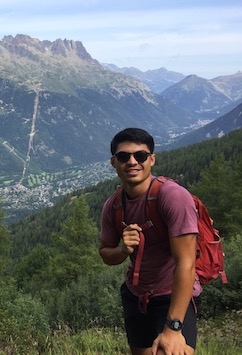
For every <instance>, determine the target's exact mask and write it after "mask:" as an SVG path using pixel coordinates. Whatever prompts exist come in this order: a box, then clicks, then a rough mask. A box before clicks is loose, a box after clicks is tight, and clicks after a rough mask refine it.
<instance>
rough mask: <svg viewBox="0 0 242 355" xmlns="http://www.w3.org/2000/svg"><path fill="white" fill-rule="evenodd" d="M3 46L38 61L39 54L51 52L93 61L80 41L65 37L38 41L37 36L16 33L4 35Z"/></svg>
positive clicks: (13, 52)
mask: <svg viewBox="0 0 242 355" xmlns="http://www.w3.org/2000/svg"><path fill="white" fill-rule="evenodd" d="M1 45H2V46H3V47H4V48H5V49H6V50H7V51H9V52H10V53H11V54H15V55H18V56H20V57H25V58H28V59H30V60H33V61H37V62H38V61H40V56H41V54H47V53H51V54H52V55H55V56H62V57H64V58H67V57H73V56H77V57H78V58H79V59H82V60H84V61H87V62H93V61H94V62H95V63H97V61H95V60H94V59H92V57H91V55H90V54H89V53H88V52H87V51H86V49H85V48H84V46H83V44H82V42H80V41H73V40H67V39H64V40H62V39H60V38H59V39H56V40H55V41H54V42H51V41H48V40H44V41H40V40H39V39H37V38H31V37H30V36H27V35H23V34H17V35H16V36H15V37H13V36H12V35H8V36H4V37H3V39H2V41H0V46H1Z"/></svg>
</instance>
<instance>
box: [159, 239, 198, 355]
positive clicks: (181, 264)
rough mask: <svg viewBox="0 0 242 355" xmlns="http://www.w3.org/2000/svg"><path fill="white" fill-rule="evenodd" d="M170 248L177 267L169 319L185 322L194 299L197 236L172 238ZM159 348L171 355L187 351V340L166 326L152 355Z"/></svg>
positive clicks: (178, 332) (179, 332)
mask: <svg viewBox="0 0 242 355" xmlns="http://www.w3.org/2000/svg"><path fill="white" fill-rule="evenodd" d="M170 246H171V252H172V255H173V258H174V260H175V264H176V266H175V272H174V279H173V284H172V294H171V303H170V307H169V310H168V314H167V318H168V319H171V320H173V319H177V320H179V321H180V322H183V321H184V318H185V314H186V311H187V308H188V305H189V303H190V301H191V298H192V291H193V284H194V280H195V260H196V234H186V235H182V236H178V237H171V238H170ZM158 348H162V349H164V351H165V353H166V351H167V352H169V351H170V352H169V353H171V354H173V353H178V352H179V351H185V349H186V342H185V338H184V337H183V335H182V333H181V331H174V330H172V329H170V328H169V326H168V325H165V328H164V330H163V332H162V333H161V334H160V335H159V336H158V337H157V338H156V340H155V342H154V344H153V347H152V353H153V354H156V351H157V349H158ZM176 351H178V352H176Z"/></svg>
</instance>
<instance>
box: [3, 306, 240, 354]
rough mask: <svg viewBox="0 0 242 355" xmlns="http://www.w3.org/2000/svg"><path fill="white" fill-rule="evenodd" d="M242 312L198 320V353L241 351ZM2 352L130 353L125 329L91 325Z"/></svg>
mask: <svg viewBox="0 0 242 355" xmlns="http://www.w3.org/2000/svg"><path fill="white" fill-rule="evenodd" d="M241 329H242V312H237V313H236V312H230V313H227V314H226V315H224V316H223V317H221V318H217V319H209V320H199V321H198V343H197V350H196V355H228V354H229V355H241V354H242V333H241ZM1 348H2V349H3V350H2V351H1V350H0V355H40V354H42V355H128V354H130V353H129V348H128V345H127V341H126V336H125V334H124V331H123V330H122V329H120V328H90V329H86V330H83V331H82V332H80V333H78V334H72V333H71V332H70V331H69V329H60V330H58V331H56V332H55V333H54V334H53V335H52V336H50V337H48V338H47V339H46V343H45V346H44V349H43V350H42V351H41V350H39V351H37V349H35V346H33V347H32V351H29V350H28V351H27V352H23V351H20V350H19V349H18V348H17V347H16V344H15V346H14V344H12V343H9V344H5V346H4V347H3V344H0V349H1Z"/></svg>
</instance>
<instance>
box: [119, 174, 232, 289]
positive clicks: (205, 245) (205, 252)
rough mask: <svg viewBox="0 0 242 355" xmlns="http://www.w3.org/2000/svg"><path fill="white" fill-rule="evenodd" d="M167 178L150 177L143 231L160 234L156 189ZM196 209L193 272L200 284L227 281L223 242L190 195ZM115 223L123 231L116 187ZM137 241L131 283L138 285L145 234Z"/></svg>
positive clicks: (121, 206) (121, 205) (121, 198)
mask: <svg viewBox="0 0 242 355" xmlns="http://www.w3.org/2000/svg"><path fill="white" fill-rule="evenodd" d="M167 180H171V179H169V178H166V177H163V176H159V177H156V178H154V179H153V180H152V182H151V184H150V187H149V190H148V193H147V199H146V210H147V215H148V221H147V222H146V223H145V224H144V225H143V226H141V227H142V230H145V229H147V228H150V227H154V228H155V229H156V230H157V231H159V232H160V233H161V231H162V225H163V228H164V224H163V223H162V221H161V217H160V213H159V209H158V205H157V204H158V198H157V196H158V191H159V189H160V185H161V184H162V185H163V184H164V183H165V182H166V181H167ZM192 197H193V200H194V202H195V205H196V209H197V212H198V230H199V234H198V237H197V258H196V264H195V267H196V274H197V277H198V278H199V281H200V283H201V285H206V284H209V283H210V282H211V281H212V280H215V279H217V278H218V277H219V276H221V279H222V282H223V283H227V282H228V281H227V277H226V273H225V271H224V253H223V249H222V242H221V238H220V235H219V232H218V230H217V229H215V228H214V226H213V220H212V219H211V218H210V216H209V212H208V210H207V208H206V206H205V205H204V204H203V202H202V201H201V200H200V199H199V198H198V197H197V196H195V195H192ZM114 209H115V224H116V228H117V229H118V230H119V232H120V233H122V229H123V228H124V227H123V225H124V209H125V205H124V190H123V187H122V186H121V187H119V188H118V189H117V191H116V193H115V204H114ZM140 237H141V238H140V244H139V246H138V250H137V257H136V261H135V266H134V275H133V284H134V285H137V284H138V278H139V269H140V265H141V260H142V255H143V250H144V235H143V233H142V234H141V235H140Z"/></svg>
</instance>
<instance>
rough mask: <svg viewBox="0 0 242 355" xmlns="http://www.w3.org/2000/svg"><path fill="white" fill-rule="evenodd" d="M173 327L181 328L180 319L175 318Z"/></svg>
mask: <svg viewBox="0 0 242 355" xmlns="http://www.w3.org/2000/svg"><path fill="white" fill-rule="evenodd" d="M173 327H174V329H177V330H178V329H181V324H180V322H179V321H178V320H175V321H174V322H173Z"/></svg>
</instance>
